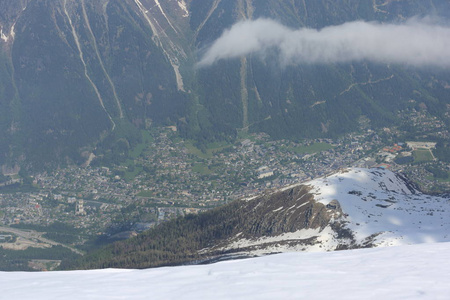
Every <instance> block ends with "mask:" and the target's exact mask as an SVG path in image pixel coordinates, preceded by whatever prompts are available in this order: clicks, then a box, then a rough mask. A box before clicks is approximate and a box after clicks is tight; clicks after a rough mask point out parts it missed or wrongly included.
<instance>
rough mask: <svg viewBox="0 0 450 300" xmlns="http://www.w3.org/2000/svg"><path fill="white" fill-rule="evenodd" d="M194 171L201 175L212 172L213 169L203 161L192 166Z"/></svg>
mask: <svg viewBox="0 0 450 300" xmlns="http://www.w3.org/2000/svg"><path fill="white" fill-rule="evenodd" d="M192 171H193V172H196V173H199V174H201V175H210V174H212V171H211V170H210V169H209V168H208V166H207V165H205V164H202V163H198V164H194V166H192Z"/></svg>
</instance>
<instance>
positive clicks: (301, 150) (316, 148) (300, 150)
mask: <svg viewBox="0 0 450 300" xmlns="http://www.w3.org/2000/svg"><path fill="white" fill-rule="evenodd" d="M332 148H333V146H332V145H330V144H327V143H314V144H312V145H309V146H299V147H290V148H289V150H291V151H294V152H295V153H297V154H313V153H317V152H321V151H326V150H330V149H332Z"/></svg>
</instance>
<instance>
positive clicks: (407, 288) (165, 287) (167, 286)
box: [0, 243, 450, 299]
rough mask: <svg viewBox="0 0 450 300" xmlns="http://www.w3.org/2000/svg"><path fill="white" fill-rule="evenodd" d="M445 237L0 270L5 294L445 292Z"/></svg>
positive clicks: (340, 295)
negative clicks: (185, 259) (119, 265)
mask: <svg viewBox="0 0 450 300" xmlns="http://www.w3.org/2000/svg"><path fill="white" fill-rule="evenodd" d="M449 262H450V243H433V244H420V245H412V246H400V247H387V248H375V249H361V250H351V251H338V252H326V253H286V254H278V255H271V256H266V257H260V258H253V259H246V260H236V261H227V262H221V263H217V264H212V265H201V266H180V267H166V268H158V269H148V270H117V269H107V270H95V271H71V272H43V273H23V272H12V273H6V272H0V291H1V295H2V298H4V299H61V298H62V297H64V298H65V299H328V298H333V299H448V295H450V285H449V284H448V282H450V271H449V266H450V263H449Z"/></svg>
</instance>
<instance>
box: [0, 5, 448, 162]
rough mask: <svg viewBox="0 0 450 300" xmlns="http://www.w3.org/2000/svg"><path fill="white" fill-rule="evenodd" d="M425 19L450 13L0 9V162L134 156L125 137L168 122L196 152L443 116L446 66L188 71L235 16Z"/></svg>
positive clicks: (247, 62) (310, 21)
mask: <svg viewBox="0 0 450 300" xmlns="http://www.w3.org/2000/svg"><path fill="white" fill-rule="evenodd" d="M424 16H433V17H434V18H441V19H440V22H441V23H444V24H445V23H446V22H448V18H449V16H450V3H449V2H448V1H444V0H429V1H419V2H418V1H413V0H405V1H381V0H364V1H356V0H352V1H331V0H320V1H316V0H295V1H287V0H286V1H285V0H283V1H272V0H270V1H251V0H245V1H244V0H233V1H221V0H215V1H181V0H180V1H169V2H167V1H155V0H142V1H138V0H125V1H119V0H101V1H95V2H92V1H85V0H58V1H50V0H22V1H16V0H5V1H3V2H2V3H1V4H0V27H1V37H2V38H1V40H0V64H1V66H2V68H0V138H1V139H2V141H4V142H3V143H1V144H0V164H1V165H3V169H4V170H17V166H18V165H20V166H22V167H26V168H38V169H39V168H40V169H42V168H43V167H46V166H47V167H48V166H56V165H60V164H66V163H77V164H81V163H83V162H85V161H86V160H87V158H88V157H89V155H90V153H92V152H94V153H95V154H97V155H100V156H101V155H102V154H104V152H105V151H106V150H108V149H119V148H120V149H121V148H123V145H125V147H126V148H127V149H129V148H131V147H133V145H134V144H136V143H137V141H138V140H139V134H136V132H138V130H139V129H148V128H151V126H161V125H172V126H177V128H178V129H179V132H180V134H181V135H182V137H184V138H191V139H194V140H195V141H196V143H197V146H199V147H200V148H201V146H202V145H205V144H206V143H208V142H211V141H216V140H233V139H234V138H235V137H236V136H237V135H238V134H239V133H242V132H244V133H245V132H249V131H250V132H259V131H264V132H266V133H268V134H270V135H271V136H272V137H273V138H275V139H279V138H292V139H299V138H303V137H322V136H331V137H335V136H338V135H341V134H343V133H345V132H349V131H352V130H355V129H356V128H357V125H358V120H359V118H360V117H362V116H365V117H367V118H369V119H370V120H371V123H372V125H373V126H375V127H382V126H388V125H392V124H396V122H397V118H396V111H398V110H401V109H406V108H417V109H418V108H419V107H426V108H427V110H428V112H429V113H430V114H432V115H434V116H437V117H439V118H443V116H444V114H445V112H446V111H447V107H446V105H448V104H449V100H448V99H450V97H449V96H450V89H448V82H450V73H449V72H448V71H447V70H446V69H444V68H437V69H436V68H430V67H422V68H416V67H411V66H406V65H397V64H383V63H374V62H370V61H355V62H348V63H322V64H297V65H288V66H280V65H279V63H278V62H277V60H276V59H274V57H273V56H274V55H275V54H276V53H267V55H266V56H265V57H261V56H260V55H248V56H246V57H240V58H236V59H229V60H222V61H219V62H217V63H215V64H213V65H211V66H207V67H199V66H198V65H197V62H198V61H199V60H200V59H201V57H202V55H203V54H204V53H205V51H206V50H207V49H208V47H209V46H210V45H211V44H212V43H213V42H214V41H215V40H216V39H217V38H219V37H220V36H221V35H222V33H223V32H224V30H227V29H229V28H230V27H231V26H232V25H233V24H235V23H236V22H238V21H242V20H246V19H247V20H250V19H253V20H254V19H258V18H270V19H273V20H276V21H278V22H279V23H281V24H282V25H285V26H288V27H289V28H292V29H298V28H303V27H308V28H314V29H321V28H323V27H326V26H331V25H340V24H343V23H345V22H350V21H355V20H364V21H376V22H387V23H402V22H405V21H407V20H408V19H409V18H412V17H419V18H420V17H424ZM445 120H447V121H446V122H448V119H445ZM116 152H119V153H118V154H119V155H120V154H121V153H123V151H122V152H121V151H119V150H118V151H116ZM116 154H117V153H116Z"/></svg>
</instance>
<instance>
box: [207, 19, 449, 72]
mask: <svg viewBox="0 0 450 300" xmlns="http://www.w3.org/2000/svg"><path fill="white" fill-rule="evenodd" d="M273 49H275V50H276V52H277V53H278V55H279V60H280V63H281V64H283V65H292V64H293V65H295V64H302V63H342V62H350V61H362V60H369V61H374V62H380V63H394V64H407V65H413V66H441V67H450V27H446V26H442V25H437V24H433V23H431V22H429V21H426V20H424V19H420V20H419V19H411V20H409V21H407V22H405V23H403V24H382V23H376V22H364V21H355V22H349V23H344V24H342V25H338V26H329V27H325V28H323V29H320V30H316V29H310V28H301V29H298V30H294V29H291V28H288V27H286V26H283V25H281V24H279V23H277V22H275V21H273V20H269V19H258V20H254V21H243V22H239V23H236V24H235V25H233V27H231V28H230V29H229V30H226V31H224V33H223V34H222V36H221V37H220V38H218V39H217V40H216V41H215V42H214V43H213V44H212V45H211V46H210V47H209V48H208V49H207V50H206V52H205V53H204V55H203V56H202V58H201V60H200V62H199V63H198V65H199V66H200V67H205V66H209V65H212V64H214V63H216V62H217V61H219V60H223V59H231V58H237V57H241V56H245V55H248V54H261V55H264V53H266V52H267V50H273Z"/></svg>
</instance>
